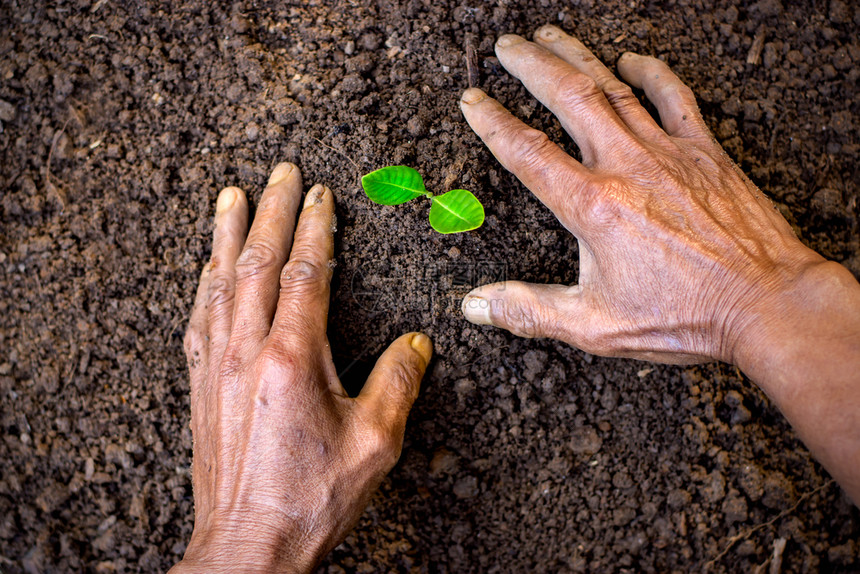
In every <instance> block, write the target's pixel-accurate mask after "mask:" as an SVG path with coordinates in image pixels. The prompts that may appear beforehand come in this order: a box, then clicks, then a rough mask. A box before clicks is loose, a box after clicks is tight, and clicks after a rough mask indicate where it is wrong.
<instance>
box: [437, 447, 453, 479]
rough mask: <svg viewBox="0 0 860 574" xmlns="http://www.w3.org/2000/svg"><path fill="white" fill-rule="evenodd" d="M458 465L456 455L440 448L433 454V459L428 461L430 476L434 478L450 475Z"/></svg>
mask: <svg viewBox="0 0 860 574" xmlns="http://www.w3.org/2000/svg"><path fill="white" fill-rule="evenodd" d="M459 463H460V459H459V458H458V457H457V455H456V454H454V453H452V452H451V451H449V450H448V449H447V448H445V447H442V448H440V449H438V450H437V451H436V452H435V453H434V454H433V458H432V459H431V460H430V474H431V475H432V476H434V477H438V476H441V475H443V474H450V473H452V472H454V471H456V470H457V466H458V465H459Z"/></svg>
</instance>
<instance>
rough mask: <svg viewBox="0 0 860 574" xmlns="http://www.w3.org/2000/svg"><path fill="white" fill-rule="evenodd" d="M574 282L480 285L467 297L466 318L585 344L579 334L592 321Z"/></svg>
mask: <svg viewBox="0 0 860 574" xmlns="http://www.w3.org/2000/svg"><path fill="white" fill-rule="evenodd" d="M582 293H583V291H582V287H580V286H578V285H574V286H572V287H568V286H567V285H537V284H534V283H523V282H521V281H504V282H502V283H492V284H490V285H484V286H482V287H478V288H477V289H474V290H473V291H472V292H470V293H469V294H468V295H466V297H465V298H464V299H463V303H462V310H463V314H464V315H465V316H466V319H467V320H468V321H470V322H471V323H475V324H476V325H493V326H495V327H501V328H502V329H507V330H508V331H510V332H511V333H513V334H514V335H517V336H520V337H529V338H534V337H548V338H551V339H560V340H562V341H566V342H568V343H570V344H572V345H574V346H576V347H582V343H583V341H582V340H581V339H582V337H581V336H580V335H579V333H587V332H588V330H589V329H588V325H589V323H590V320H591V317H590V315H591V313H590V312H589V310H588V306H587V305H586V303H585V301H584V298H583V296H582Z"/></svg>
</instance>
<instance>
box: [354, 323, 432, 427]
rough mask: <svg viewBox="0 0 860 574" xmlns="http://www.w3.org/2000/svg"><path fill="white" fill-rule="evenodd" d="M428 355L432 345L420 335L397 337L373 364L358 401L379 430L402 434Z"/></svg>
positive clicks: (426, 337)
mask: <svg viewBox="0 0 860 574" xmlns="http://www.w3.org/2000/svg"><path fill="white" fill-rule="evenodd" d="M431 356H433V343H432V342H430V338H429V337H428V336H427V335H425V334H424V333H407V334H406V335H402V336H400V337H398V338H397V339H396V340H395V341H394V342H393V343H391V345H389V347H388V348H387V349H386V350H385V352H384V353H382V356H381V357H379V360H378V361H376V365H375V366H374V367H373V371H371V373H370V376H369V377H368V378H367V382H366V383H365V384H364V388H363V389H362V390H361V393H360V394H359V395H358V397H357V400H358V402H360V403H363V405H364V407H365V408H367V410H368V411H369V412H370V413H372V416H373V417H374V418H376V419H377V421H379V422H380V423H381V424H382V425H383V427H385V428H389V429H398V430H399V431H400V432H401V433H402V432H403V429H404V428H405V427H406V417H407V415H409V409H411V408H412V403H414V402H415V399H416V398H417V397H418V389H419V388H420V386H421V378H422V377H423V376H424V371H425V370H426V369H427V364H428V363H429V362H430V357H431ZM399 438H402V437H399Z"/></svg>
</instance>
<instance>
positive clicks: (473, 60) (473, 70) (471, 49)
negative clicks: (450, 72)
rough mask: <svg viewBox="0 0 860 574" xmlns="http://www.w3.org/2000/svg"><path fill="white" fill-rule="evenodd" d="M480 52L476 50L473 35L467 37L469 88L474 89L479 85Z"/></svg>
mask: <svg viewBox="0 0 860 574" xmlns="http://www.w3.org/2000/svg"><path fill="white" fill-rule="evenodd" d="M478 72H479V71H478V52H477V50H475V43H474V40H473V39H472V35H471V34H467V35H466V75H467V76H468V80H469V87H470V88H474V87H475V86H477V85H478V80H479V79H480V78H479V77H478Z"/></svg>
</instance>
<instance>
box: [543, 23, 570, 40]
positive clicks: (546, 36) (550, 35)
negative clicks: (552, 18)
mask: <svg viewBox="0 0 860 574" xmlns="http://www.w3.org/2000/svg"><path fill="white" fill-rule="evenodd" d="M562 34H563V32H562V31H561V30H560V29H558V28H556V27H555V26H553V25H552V24H547V25H545V26H541V27H540V28H538V31H537V34H536V36H537V37H538V38H540V39H541V40H546V41H547V42H555V41H556V40H560V39H561V37H562Z"/></svg>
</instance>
